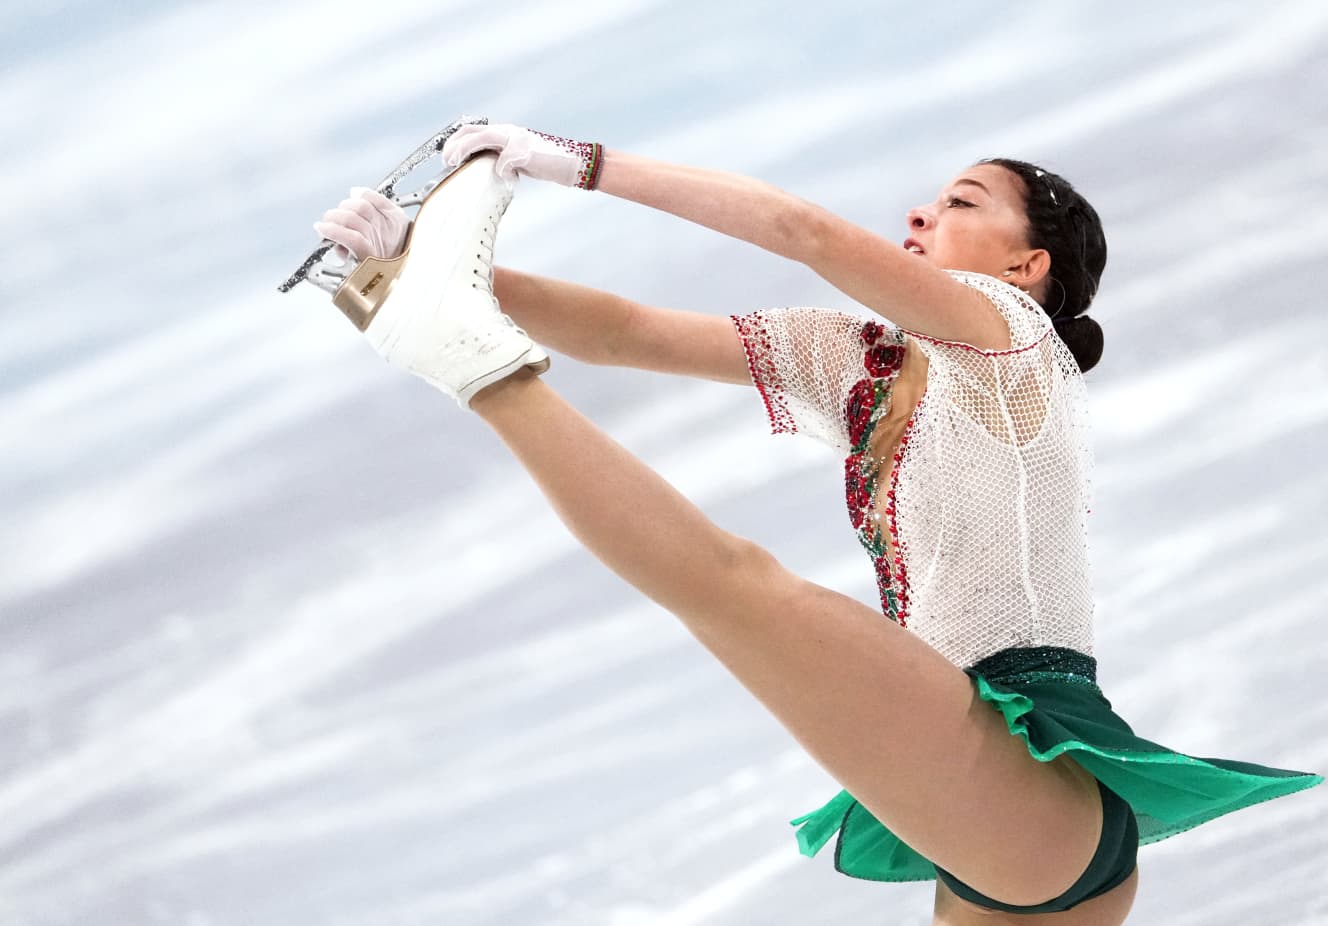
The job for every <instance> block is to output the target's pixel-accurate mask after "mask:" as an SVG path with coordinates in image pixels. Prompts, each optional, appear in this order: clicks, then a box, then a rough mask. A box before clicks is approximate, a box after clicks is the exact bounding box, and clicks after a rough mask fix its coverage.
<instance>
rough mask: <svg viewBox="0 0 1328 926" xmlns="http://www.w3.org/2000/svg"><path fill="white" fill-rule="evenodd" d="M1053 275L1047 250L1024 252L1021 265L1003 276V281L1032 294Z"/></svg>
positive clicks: (1017, 265)
mask: <svg viewBox="0 0 1328 926" xmlns="http://www.w3.org/2000/svg"><path fill="white" fill-rule="evenodd" d="M1050 273H1051V255H1050V254H1048V253H1047V251H1046V249H1045V248H1035V249H1033V250H1031V251H1025V252H1024V259H1023V261H1022V262H1021V263H1018V264H1014V265H1012V266H1011V267H1009V268H1008V269H1007V270H1006V271H1005V272H1004V273H1002V274H1001V279H1002V280H1004V281H1005V282H1006V283H1009V284H1010V285H1011V286H1017V287H1019V288H1020V289H1022V290H1023V291H1024V292H1032V291H1033V290H1034V289H1036V288H1037V287H1038V284H1039V283H1042V282H1043V281H1044V280H1046V279H1047V276H1048V274H1050Z"/></svg>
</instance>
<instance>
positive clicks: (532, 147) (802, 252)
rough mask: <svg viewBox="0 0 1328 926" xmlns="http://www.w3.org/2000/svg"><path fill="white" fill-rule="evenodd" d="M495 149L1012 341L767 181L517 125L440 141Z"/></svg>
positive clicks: (876, 299) (944, 286)
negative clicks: (691, 165) (630, 152)
mask: <svg viewBox="0 0 1328 926" xmlns="http://www.w3.org/2000/svg"><path fill="white" fill-rule="evenodd" d="M484 150H491V151H497V152H498V160H497V162H496V165H495V169H496V170H497V171H498V173H499V174H502V175H504V176H513V175H515V174H518V173H521V174H527V175H530V176H532V177H535V178H537V179H541V180H551V181H554V182H556V183H561V184H563V185H564V186H576V187H581V188H582V189H594V188H598V189H600V190H602V191H604V192H605V193H609V194H611V195H613V196H618V197H620V198H622V199H627V200H631V201H632V202H636V203H641V204H642V205H646V206H650V207H652V208H655V209H660V210H662V211H664V212H668V213H671V214H673V215H676V216H678V217H680V218H684V219H687V220H688V221H690V222H695V223H697V224H698V225H704V226H705V227H707V228H712V229H714V230H715V231H718V232H721V233H723V234H725V235H729V236H731V237H734V238H739V239H741V240H743V241H748V242H751V243H752V244H755V245H756V246H757V247H760V248H764V249H765V250H767V251H771V252H772V253H775V254H778V255H780V256H781V257H787V258H789V259H790V260H796V261H798V262H799V263H803V264H806V265H807V266H808V267H810V268H811V269H813V270H815V271H816V272H817V273H818V274H820V275H821V276H822V277H824V278H825V279H826V280H827V281H828V282H829V283H830V284H831V285H832V286H834V287H835V288H836V289H838V290H840V291H841V292H843V293H845V294H846V295H848V296H851V297H852V298H853V299H856V300H857V301H858V302H860V303H862V304H863V305H865V306H867V307H868V308H870V309H873V310H875V311H876V312H879V313H880V314H881V315H883V316H885V317H886V318H888V319H890V320H891V321H892V322H894V323H895V324H897V325H899V326H900V327H902V328H906V329H908V330H910V331H914V332H917V333H919V334H922V335H925V336H928V337H933V338H941V339H944V340H948V341H962V342H964V343H967V344H971V345H973V346H974V347H980V348H986V349H995V350H1001V349H1004V348H1007V347H1009V344H1010V341H1009V332H1008V328H1007V326H1006V324H1005V320H1004V318H1003V317H1002V316H1001V315H1000V314H999V313H998V312H997V311H995V310H994V309H993V308H992V306H991V305H990V304H989V303H988V302H987V300H986V298H985V297H983V296H982V295H981V294H980V293H978V292H977V291H976V290H975V289H973V288H972V287H969V286H965V285H963V284H962V283H960V282H958V281H957V280H955V279H954V278H953V277H951V276H950V275H949V274H948V273H945V272H944V271H942V270H940V269H938V268H936V267H933V266H932V265H931V264H930V263H928V262H926V261H925V260H923V259H922V258H920V257H918V256H916V255H914V254H910V253H908V252H907V251H905V250H904V249H903V248H901V247H899V246H898V245H896V244H893V243H891V242H889V241H886V240H885V239H884V238H881V237H880V236H878V235H875V234H873V233H872V232H869V231H867V230H866V229H864V228H860V227H858V226H856V225H854V224H853V223H851V222H847V221H845V220H844V219H841V218H839V217H838V216H836V215H833V214H832V213H830V212H829V211H827V210H825V209H822V208H821V207H819V206H815V205H813V204H811V203H809V202H807V201H805V200H802V199H799V198H798V197H796V196H793V195H791V194H789V193H785V192H784V191H783V190H780V189H778V188H776V187H773V186H771V185H770V184H768V183H763V182H761V181H759V180H753V179H751V178H748V177H742V176H739V175H737V174H730V173H725V172H723V171H716V170H706V169H704V168H699V167H685V166H682V165H679V164H668V163H665V162H663V161H655V160H652V159H650V158H643V157H638V156H636V155H631V154H626V153H624V152H621V151H608V152H606V151H604V150H603V148H602V146H600V145H598V144H594V143H588V142H577V141H571V140H570V139H566V138H559V137H557V136H554V135H546V134H544V133H542V132H535V131H532V130H531V129H523V128H521V127H520V126H515V125H465V126H462V127H461V128H459V129H457V130H456V132H454V133H453V135H452V137H451V138H449V139H448V141H447V142H446V144H445V145H444V146H443V158H444V160H445V161H446V162H447V163H448V164H449V165H451V166H453V167H455V166H457V165H458V164H460V163H461V162H462V161H463V160H465V159H466V158H467V157H469V156H471V155H473V154H474V153H475V152H477V151H484Z"/></svg>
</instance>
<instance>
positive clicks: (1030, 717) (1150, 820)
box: [793, 646, 1323, 881]
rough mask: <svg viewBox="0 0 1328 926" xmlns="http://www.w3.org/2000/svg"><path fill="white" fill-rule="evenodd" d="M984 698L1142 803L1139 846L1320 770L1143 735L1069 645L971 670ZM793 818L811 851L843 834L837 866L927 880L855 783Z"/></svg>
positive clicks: (1040, 751)
mask: <svg viewBox="0 0 1328 926" xmlns="http://www.w3.org/2000/svg"><path fill="white" fill-rule="evenodd" d="M964 671H965V672H966V673H967V674H968V675H969V676H970V677H971V678H972V679H973V684H974V685H975V686H976V687H977V692H978V696H979V697H980V698H982V700H983V701H986V702H987V703H989V704H991V706H992V707H993V708H995V709H996V710H998V711H1000V712H1001V714H1002V715H1003V716H1004V717H1005V724H1006V726H1007V727H1009V730H1010V734H1011V735H1013V736H1019V737H1022V738H1023V740H1024V742H1025V743H1026V744H1027V745H1028V752H1029V754H1030V755H1032V756H1033V758H1035V759H1037V760H1038V761H1040V762H1050V761H1051V760H1053V759H1055V758H1056V757H1057V756H1060V755H1064V754H1066V753H1068V754H1069V755H1070V756H1071V758H1073V759H1074V760H1075V761H1076V762H1078V763H1079V764H1080V765H1082V766H1083V767H1084V768H1086V769H1087V770H1088V771H1089V772H1090V773H1092V774H1093V775H1094V776H1096V777H1097V779H1098V780H1099V781H1101V782H1102V783H1103V784H1104V785H1106V786H1107V787H1108V788H1110V789H1111V790H1112V791H1114V792H1116V794H1118V795H1120V796H1121V798H1123V799H1124V800H1125V801H1126V802H1127V803H1128V804H1129V805H1130V807H1131V808H1132V809H1133V810H1134V814H1135V819H1136V820H1137V822H1138V824H1139V844H1140V845H1146V844H1148V843H1150V842H1157V841H1158V840H1161V839H1166V838H1167V837H1168V836H1174V835H1176V834H1177V833H1181V832H1184V831H1185V830H1188V829H1191V828H1193V827H1196V826H1198V825H1199V824H1201V823H1206V822H1208V821H1209V820H1212V819H1215V818H1217V817H1220V816H1222V815H1223V814H1228V813H1231V812H1232V811H1233V810H1239V809H1241V808H1242V807H1249V806H1250V805H1251V804H1258V803H1260V802H1262V801H1268V800H1272V799H1273V798H1275V797H1282V796H1284V795H1287V794H1293V793H1295V792H1296V791H1303V790H1304V789H1306V788H1311V787H1313V786H1314V785H1317V784H1319V783H1321V782H1322V781H1323V777H1322V776H1320V775H1313V774H1310V773H1308V772H1292V771H1286V770H1284V769H1279V768H1267V767H1265V766H1262V765H1253V764H1251V763H1248V762H1235V761H1232V760H1230V759H1200V758H1195V757H1193V756H1187V755H1185V754H1183V753H1179V752H1174V751H1173V750H1170V749H1167V748H1166V747H1165V746H1159V745H1158V744H1157V743H1152V742H1149V741H1148V740H1146V739H1141V738H1139V737H1138V736H1135V735H1134V731H1133V730H1131V729H1130V726H1129V724H1127V723H1126V722H1125V721H1124V720H1122V719H1121V718H1120V717H1119V716H1117V715H1116V713H1115V712H1114V711H1113V710H1112V709H1111V702H1109V701H1108V700H1107V699H1106V697H1104V696H1103V694H1102V691H1101V689H1099V688H1098V687H1097V661H1096V660H1095V659H1093V657H1091V656H1085V655H1083V654H1082V653H1078V652H1076V651H1074V650H1070V649H1063V648H1060V647H1047V646H1038V647H1019V648H1013V649H1006V650H1001V651H1000V652H998V653H995V654H994V655H991V656H988V657H987V658H986V659H983V660H982V661H981V662H979V663H977V664H976V665H974V666H973V667H972V668H969V669H965V670H964ZM793 825H794V826H797V827H800V829H799V830H798V832H797V837H798V845H799V847H800V848H801V850H802V854H803V855H808V856H811V855H815V854H816V853H817V852H819V851H820V850H821V848H822V847H823V846H825V844H826V843H827V842H829V841H830V838H831V837H832V836H834V835H835V833H836V832H837V833H838V834H839V841H838V843H837V844H836V848H835V867H836V868H837V869H838V870H839V871H841V872H843V873H844V874H846V875H850V876H852V877H854V878H864V879H867V880H871V881H927V880H930V879H933V878H935V877H936V868H935V866H934V865H932V863H931V862H929V861H927V859H925V858H923V857H922V856H921V855H919V854H918V853H917V852H915V851H913V849H911V848H909V847H908V845H906V844H905V843H904V842H903V841H902V840H901V839H899V837H897V836H895V835H894V834H893V833H892V832H890V830H889V829H887V828H886V827H885V826H884V825H883V824H882V823H881V822H880V821H878V820H877V819H876V818H875V817H873V816H872V815H871V814H870V813H869V812H868V811H867V809H866V808H865V807H863V806H862V805H861V804H859V803H858V802H857V801H856V800H854V799H853V796H852V795H851V794H849V793H848V792H847V791H841V792H840V793H839V794H838V795H836V796H835V797H834V798H833V799H831V801H830V802H829V803H828V804H826V805H825V806H824V807H822V808H821V809H819V810H815V811H812V812H811V813H809V814H806V815H804V816H801V817H799V818H798V819H796V820H794V821H793Z"/></svg>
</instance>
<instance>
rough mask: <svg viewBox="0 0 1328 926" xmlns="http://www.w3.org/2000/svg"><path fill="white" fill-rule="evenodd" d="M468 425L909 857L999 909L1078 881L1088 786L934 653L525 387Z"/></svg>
mask: <svg viewBox="0 0 1328 926" xmlns="http://www.w3.org/2000/svg"><path fill="white" fill-rule="evenodd" d="M471 407H472V408H473V409H474V410H475V411H476V412H477V413H478V414H479V415H480V416H481V417H482V418H483V419H484V420H485V421H486V422H487V423H488V424H489V425H490V426H491V427H492V428H493V429H494V430H495V431H496V432H497V433H498V435H499V436H500V437H501V438H502V439H503V441H504V442H505V443H506V444H507V446H508V447H509V448H510V449H511V450H512V452H513V453H514V454H515V455H516V457H517V459H518V460H519V461H520V462H521V463H522V464H523V465H524V466H525V468H526V469H527V470H528V471H529V472H530V475H531V476H532V477H533V478H534V479H535V482H536V483H537V484H538V485H539V487H540V489H541V490H542V491H543V492H544V494H545V495H546V496H547V497H548V498H549V500H550V501H551V502H552V504H553V506H554V508H555V509H556V511H557V512H558V514H559V516H560V517H561V518H562V520H563V521H564V522H565V523H566V524H567V526H568V528H569V529H570V530H571V531H572V533H573V534H575V535H576V536H577V538H578V539H579V540H580V541H581V542H582V543H583V544H585V546H586V547H587V548H588V549H589V550H590V551H591V552H593V553H594V554H595V555H596V556H598V557H599V559H600V560H602V561H603V562H604V563H605V564H606V565H607V566H609V568H611V569H613V570H614V571H615V572H616V573H618V575H620V576H622V577H623V578H624V579H626V580H627V581H628V582H630V583H632V584H633V585H634V586H636V587H637V588H638V589H640V590H641V591H642V592H644V593H645V594H646V595H648V596H650V597H651V598H652V599H654V600H655V601H657V602H658V603H659V604H661V605H662V606H663V607H665V608H667V609H668V610H670V611H671V612H673V613H674V614H675V615H677V616H678V617H679V618H680V619H681V620H682V621H683V623H684V624H686V626H687V627H688V629H689V630H690V631H691V632H692V634H693V635H694V636H695V637H696V638H697V639H698V640H700V642H701V643H702V644H704V645H705V646H706V647H707V648H708V649H709V650H710V651H711V652H712V653H714V655H715V656H716V657H717V658H719V660H720V661H721V662H723V663H724V665H725V666H727V667H728V668H729V669H730V671H732V672H733V674H734V675H735V676H736V677H737V678H738V679H739V680H740V681H741V682H742V683H743V684H744V685H745V686H746V687H747V688H748V689H749V690H750V691H751V692H752V693H753V694H754V695H755V696H756V697H757V698H758V699H760V700H761V702H762V703H764V704H765V705H766V707H768V708H769V709H770V710H771V711H772V712H773V713H774V714H775V716H776V717H778V718H779V720H780V721H781V722H782V723H783V724H784V725H785V726H786V727H787V728H788V729H789V730H790V732H791V733H792V734H793V735H794V736H795V737H796V738H797V739H798V741H799V742H800V743H802V745H803V746H804V747H805V748H806V749H807V750H808V752H809V753H810V754H811V755H812V756H813V757H814V758H815V759H816V760H817V761H818V762H820V763H821V764H822V765H823V766H824V767H825V768H826V769H827V770H828V771H829V772H830V773H831V774H832V775H834V776H835V778H836V779H837V780H839V781H840V782H841V783H842V784H843V786H844V787H845V788H847V789H848V790H849V791H851V792H852V793H853V795H854V796H855V797H857V798H858V800H859V801H861V802H862V803H863V804H864V805H865V806H866V807H867V808H868V809H870V810H871V811H872V813H873V814H875V815H876V816H877V817H878V818H879V819H880V820H881V821H882V822H884V823H885V824H886V825H887V826H889V827H890V828H891V829H892V830H894V831H895V832H896V833H897V834H898V835H899V836H900V837H901V838H902V839H904V840H905V841H906V842H908V843H909V844H910V845H911V846H913V847H914V848H915V849H917V850H918V851H919V852H921V853H922V854H923V855H925V856H927V857H928V858H931V859H933V860H934V861H935V862H936V863H937V864H938V865H940V866H941V867H942V868H945V869H946V870H948V871H950V872H952V873H953V874H954V875H955V876H956V877H958V878H960V879H961V880H963V881H965V882H966V883H968V884H969V885H971V886H972V887H974V888H975V889H976V890H979V891H981V892H983V893H985V894H987V895H988V896H991V897H995V898H997V899H1000V900H1003V901H1005V902H1007V903H1014V904H1033V903H1040V902H1042V901H1045V900H1048V899H1050V898H1051V897H1054V896H1056V895H1058V894H1059V893H1061V892H1062V891H1064V890H1065V889H1066V888H1067V887H1069V885H1070V884H1072V883H1073V882H1074V881H1075V880H1076V879H1077V878H1078V877H1079V875H1080V874H1082V872H1083V870H1084V868H1085V867H1086V866H1087V864H1088V861H1089V859H1090V858H1091V857H1092V855H1093V852H1094V850H1095V848H1096V846H1097V841H1098V838H1099V836H1100V830H1101V809H1100V803H1101V802H1100V800H1099V797H1098V792H1097V787H1096V784H1095V783H1094V782H1093V780H1092V778H1091V777H1090V776H1089V775H1088V773H1087V772H1085V771H1084V770H1083V769H1082V768H1080V767H1079V766H1078V765H1076V764H1075V763H1074V762H1072V761H1069V760H1068V759H1058V760H1057V761H1055V762H1053V763H1048V764H1044V763H1040V762H1037V761H1035V760H1034V759H1032V758H1031V757H1030V756H1029V755H1028V752H1027V750H1026V748H1025V747H1024V745H1023V743H1022V741H1021V740H1019V739H1018V738H1016V737H1012V736H1010V735H1009V733H1008V732H1007V731H1006V729H1005V725H1004V721H1003V720H1002V719H1001V718H1000V716H999V715H998V714H997V713H996V711H994V710H992V709H991V708H990V707H989V706H987V705H986V704H984V703H982V702H981V701H980V700H979V699H978V698H977V696H976V694H975V693H974V691H973V689H972V685H971V683H970V682H969V679H968V677H967V676H966V675H964V674H963V672H961V671H960V670H959V669H957V668H956V667H954V666H953V665H951V664H950V663H949V662H947V661H946V660H945V658H944V657H942V656H941V655H940V654H939V653H937V652H936V651H935V650H933V649H932V648H931V647H929V646H927V645H926V644H925V643H924V642H922V641H921V640H920V639H918V638H917V637H915V636H914V635H912V634H910V633H908V632H907V631H905V630H902V629H901V628H899V627H898V626H897V625H895V624H893V623H890V622H889V621H887V620H884V619H883V618H882V617H881V615H880V614H879V613H877V612H876V611H874V610H873V609H871V608H868V607H867V606H866V605H863V604H862V603H860V602H858V601H855V600H853V599H851V598H848V597H845V596H843V595H840V594H838V593H836V592H833V591H830V590H828V589H825V588H822V587H820V586H817V585H815V584H813V583H811V582H807V581H805V580H803V579H800V578H798V577H797V576H795V575H793V574H792V573H790V572H788V571H787V570H786V569H784V568H783V567H782V566H780V565H779V563H778V562H776V561H775V560H774V558H773V557H771V556H770V555H769V554H768V553H766V552H765V551H764V550H762V549H760V548H759V547H757V546H756V545H755V544H752V543H751V542H749V541H746V540H743V539H742V538H739V537H737V536H735V535H733V534H730V533H728V532H726V531H724V530H721V529H720V528H718V527H716V526H715V525H714V524H713V523H711V522H710V521H709V520H708V519H707V518H706V517H705V516H704V515H703V514H702V513H701V511H700V510H698V509H697V508H696V507H695V506H694V505H693V504H692V503H691V502H689V501H688V500H687V499H686V498H684V497H683V496H682V495H681V494H680V493H678V492H677V491H676V490H675V489H674V488H673V487H672V486H670V485H669V484H668V483H667V482H665V481H664V480H663V479H662V478H661V477H660V476H659V475H658V474H656V473H655V472H654V471H652V470H651V469H649V468H648V467H646V466H645V465H644V464H643V463H641V462H640V461H639V460H637V459H636V458H635V457H633V456H632V455H631V454H629V453H628V452H627V451H626V450H625V449H623V448H622V447H621V446H619V445H618V444H617V443H615V442H614V441H613V440H611V439H610V438H609V437H608V436H607V435H605V434H604V433H603V432H602V431H600V430H599V429H598V428H597V427H595V425H593V424H592V423H591V422H590V421H588V420H587V419H585V418H584V417H583V416H582V415H580V414H579V413H578V412H577V411H576V410H575V409H573V408H572V407H571V406H570V405H568V404H567V403H566V402H565V401H563V400H562V399H561V398H560V397H559V396H558V395H557V394H556V393H554V391H553V390H552V389H551V388H550V387H549V386H548V385H546V384H545V383H544V382H542V381H541V380H538V379H536V378H534V377H532V376H528V375H520V374H519V375H517V376H513V377H511V378H509V379H507V380H504V381H502V382H500V383H498V384H496V385H494V386H492V387H490V388H489V389H487V390H485V391H484V392H481V393H480V394H479V395H478V396H476V397H475V399H474V401H473V402H472V406H471Z"/></svg>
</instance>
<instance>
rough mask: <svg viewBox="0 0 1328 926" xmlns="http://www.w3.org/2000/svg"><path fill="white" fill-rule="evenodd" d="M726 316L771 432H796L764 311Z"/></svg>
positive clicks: (796, 424)
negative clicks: (733, 329) (739, 346)
mask: <svg viewBox="0 0 1328 926" xmlns="http://www.w3.org/2000/svg"><path fill="white" fill-rule="evenodd" d="M729 317H730V318H731V319H732V320H733V324H734V327H736V328H737V330H738V335H739V338H740V339H741V340H742V349H743V352H744V353H745V354H746V355H747V372H748V373H749V374H751V377H752V382H753V383H755V384H756V390H757V392H759V393H760V394H761V401H762V402H764V403H765V413H766V414H767V415H768V416H769V417H770V433H772V434H796V433H798V422H797V420H796V419H795V418H794V417H793V413H792V412H791V411H789V406H788V399H787V398H786V397H785V394H784V379H783V377H782V376H781V375H780V372H779V366H778V365H777V364H776V363H775V350H774V345H773V344H772V343H771V341H770V329H769V328H768V327H767V324H766V317H765V313H764V312H752V313H751V314H749V315H730V316H729Z"/></svg>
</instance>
